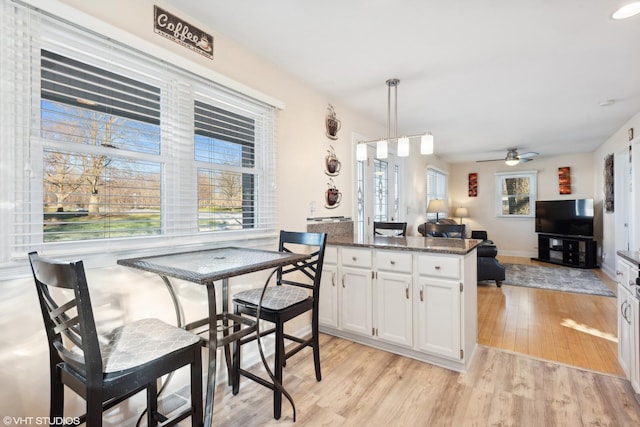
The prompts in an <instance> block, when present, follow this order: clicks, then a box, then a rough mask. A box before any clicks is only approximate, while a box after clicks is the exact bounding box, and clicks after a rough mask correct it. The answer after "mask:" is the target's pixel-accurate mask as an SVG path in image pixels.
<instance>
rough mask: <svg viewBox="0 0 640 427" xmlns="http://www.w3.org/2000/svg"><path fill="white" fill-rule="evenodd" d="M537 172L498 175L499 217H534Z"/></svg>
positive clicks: (497, 203)
mask: <svg viewBox="0 0 640 427" xmlns="http://www.w3.org/2000/svg"><path fill="white" fill-rule="evenodd" d="M536 178H537V172H519V173H498V174H496V213H497V215H498V216H514V217H516V216H519V217H533V216H534V214H535V212H534V211H535V209H534V206H535V198H536Z"/></svg>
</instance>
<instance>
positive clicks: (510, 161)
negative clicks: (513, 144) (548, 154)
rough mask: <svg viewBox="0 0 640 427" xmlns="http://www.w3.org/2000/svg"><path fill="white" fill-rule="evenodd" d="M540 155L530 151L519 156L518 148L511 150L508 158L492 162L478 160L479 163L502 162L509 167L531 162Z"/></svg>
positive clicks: (492, 160) (508, 151)
mask: <svg viewBox="0 0 640 427" xmlns="http://www.w3.org/2000/svg"><path fill="white" fill-rule="evenodd" d="M538 154H539V153H534V152H532V151H528V152H526V153H522V154H518V149H517V148H509V149H508V150H507V156H506V157H505V158H504V159H491V160H476V161H477V162H478V163H480V162H501V161H504V162H505V163H506V164H507V165H509V166H515V165H517V164H518V163H524V162H530V161H531V160H533V157H535V156H537V155H538Z"/></svg>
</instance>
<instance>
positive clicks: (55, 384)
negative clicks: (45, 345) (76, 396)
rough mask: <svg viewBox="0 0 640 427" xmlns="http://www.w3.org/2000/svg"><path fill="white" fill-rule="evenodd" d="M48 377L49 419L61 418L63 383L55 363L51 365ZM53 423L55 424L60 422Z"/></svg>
mask: <svg viewBox="0 0 640 427" xmlns="http://www.w3.org/2000/svg"><path fill="white" fill-rule="evenodd" d="M50 377H51V378H50V379H49V381H50V393H51V404H50V408H49V413H50V415H49V416H50V417H51V420H53V421H58V420H62V414H63V411H64V384H62V381H60V372H59V368H58V366H56V365H55V364H53V365H51V369H50ZM54 425H56V426H57V425H61V424H54Z"/></svg>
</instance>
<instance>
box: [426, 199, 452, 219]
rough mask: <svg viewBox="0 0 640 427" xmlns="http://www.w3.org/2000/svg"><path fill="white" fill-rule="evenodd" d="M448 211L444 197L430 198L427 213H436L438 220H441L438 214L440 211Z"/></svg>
mask: <svg viewBox="0 0 640 427" xmlns="http://www.w3.org/2000/svg"><path fill="white" fill-rule="evenodd" d="M446 211H447V204H446V203H445V201H444V200H442V199H434V200H429V205H428V206H427V213H435V214H436V222H438V221H439V220H440V218H439V216H438V214H439V213H440V212H446Z"/></svg>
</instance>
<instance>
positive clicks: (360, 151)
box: [356, 79, 433, 161]
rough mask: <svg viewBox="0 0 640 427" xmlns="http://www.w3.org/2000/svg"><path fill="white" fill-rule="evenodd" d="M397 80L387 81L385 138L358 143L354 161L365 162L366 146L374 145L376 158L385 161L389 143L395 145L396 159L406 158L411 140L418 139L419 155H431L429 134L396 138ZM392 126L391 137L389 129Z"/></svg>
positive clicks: (431, 144) (430, 135)
mask: <svg viewBox="0 0 640 427" xmlns="http://www.w3.org/2000/svg"><path fill="white" fill-rule="evenodd" d="M399 84H400V80H399V79H389V80H387V137H386V138H381V139H375V140H372V141H360V142H358V144H357V146H356V159H357V160H358V161H365V160H367V144H373V143H375V144H376V157H377V158H378V159H386V158H387V156H388V155H389V143H391V142H396V143H397V151H396V154H397V155H398V157H408V156H409V151H410V147H409V146H410V141H411V138H417V137H420V154H425V155H428V154H433V135H432V134H431V133H425V134H417V135H405V136H400V137H399V136H398V85H399ZM392 88H393V111H394V118H393V123H392V122H391V92H392V90H391V89H392ZM392 125H393V135H392V134H391V127H392Z"/></svg>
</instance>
